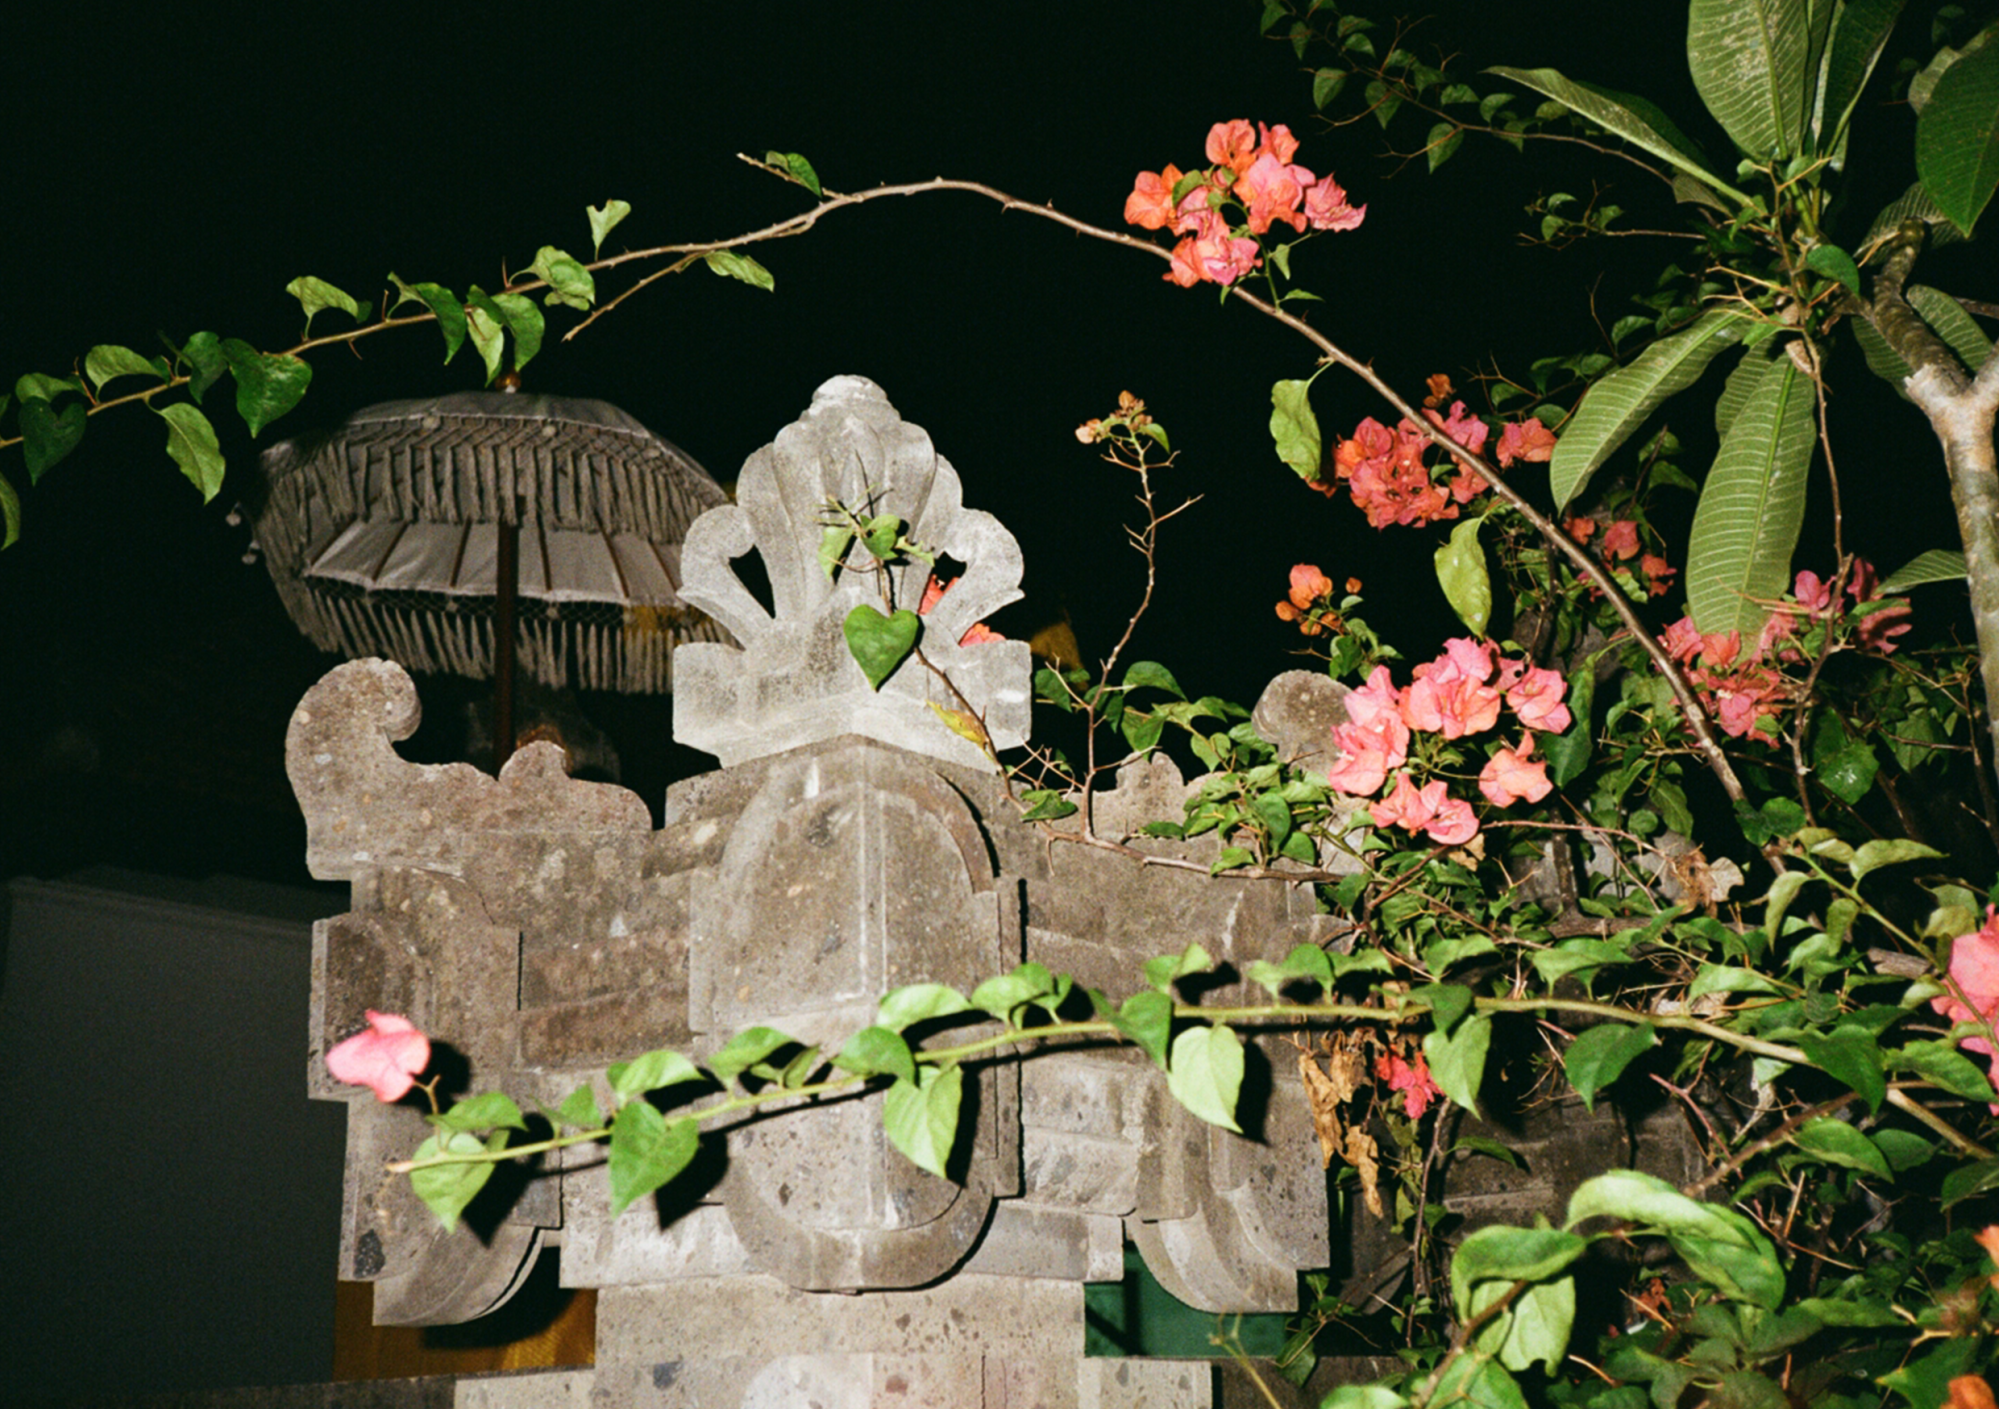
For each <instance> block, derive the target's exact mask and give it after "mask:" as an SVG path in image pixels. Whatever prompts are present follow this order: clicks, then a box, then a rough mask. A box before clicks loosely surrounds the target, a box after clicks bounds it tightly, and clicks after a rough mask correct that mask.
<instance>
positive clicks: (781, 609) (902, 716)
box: [673, 377, 1032, 767]
mask: <svg viewBox="0 0 1999 1409" xmlns="http://www.w3.org/2000/svg"><path fill="white" fill-rule="evenodd" d="M834 501H838V502H839V503H841V504H844V505H847V506H848V507H849V508H852V509H853V510H855V511H856V512H858V513H861V514H863V515H867V516H872V515H877V514H895V515H898V516H900V517H901V518H902V519H903V520H904V521H905V524H906V527H905V530H904V531H905V533H906V534H907V535H908V537H909V538H910V539H911V540H912V541H914V542H917V543H920V544H922V545H924V546H925V547H926V548H929V549H930V550H932V551H934V552H936V553H939V554H941V555H945V556H948V557H950V558H952V559H955V560H956V561H958V562H960V563H963V564H964V565H965V572H964V575H963V576H962V578H960V579H959V581H958V582H957V584H956V585H955V586H953V587H952V588H951V589H950V590H949V591H948V592H947V593H945V595H944V596H943V597H942V598H941V599H939V600H938V601H937V603H936V604H935V606H934V607H933V608H932V610H931V611H930V613H929V614H928V615H926V616H925V617H924V618H923V631H922V635H921V637H920V638H919V640H918V646H917V649H918V652H920V654H921V655H922V656H923V657H924V658H925V659H926V660H927V661H928V662H929V664H930V665H931V666H934V667H936V669H937V670H939V671H942V672H943V673H944V674H945V675H947V676H948V677H949V678H950V681H951V684H952V685H953V686H955V687H956V690H957V694H958V695H959V696H962V698H963V703H961V702H960V700H959V699H958V698H956V697H954V696H953V694H952V692H951V690H949V689H946V688H945V686H944V684H943V683H942V682H941V681H940V680H938V678H937V676H936V674H935V673H933V671H932V670H930V669H928V668H926V666H925V663H924V661H923V660H918V659H917V658H916V655H915V654H912V655H911V656H910V657H909V658H908V659H907V660H905V661H904V662H903V663H902V665H901V666H900V667H899V668H898V669H897V670H896V672H895V673H894V674H893V675H891V676H889V678H888V679H887V680H886V681H885V682H883V684H882V687H881V689H880V690H878V691H877V690H873V689H870V688H869V685H868V681H867V677H866V676H865V675H863V674H862V672H861V668H860V666H859V665H857V664H856V663H855V661H854V659H853V657H852V656H851V655H850V654H849V652H848V648H847V643H846V638H845V636H844V634H843V632H842V629H841V628H842V623H843V622H844V621H845V620H846V617H847V614H848V613H849V612H851V611H852V610H853V609H854V608H855V607H856V606H859V605H863V604H866V605H868V606H872V607H875V608H877V609H882V607H883V603H882V598H881V582H880V578H879V576H878V575H877V574H876V573H875V572H873V571H870V570H869V569H870V568H871V567H872V561H873V560H872V559H871V558H870V557H869V555H868V552H867V550H866V549H865V548H864V547H862V546H860V545H859V544H855V545H853V546H852V547H851V548H850V549H849V552H848V554H847V557H846V559H845V560H844V561H843V562H842V563H840V564H839V565H838V569H837V571H836V572H835V573H834V574H833V575H832V576H830V577H829V576H828V575H827V573H826V571H825V569H824V568H823V567H822V566H821V565H820V562H819V545H820V541H821V538H822V536H823V533H824V529H825V527H826V523H827V513H828V507H829V505H830V504H831V503H833V502H834ZM752 548H754V549H756V550H757V552H758V554H759V555H760V556H761V557H762V559H763V564H764V570H765V573H766V575H767V576H768V578H769V581H770V593H771V604H772V609H771V610H766V608H765V607H764V605H763V603H761V602H759V601H758V600H757V599H756V597H755V596H754V595H753V594H752V593H751V592H750V590H749V589H748V588H747V587H745V586H744V585H743V582H742V579H741V578H739V577H738V576H737V574H736V570H735V567H734V560H735V559H737V558H740V557H742V556H743V555H744V554H746V553H748V552H749V551H750V550H751V549H752ZM681 563H682V569H683V573H684V580H683V583H682V586H681V589H680V593H681V597H682V599H683V600H685V601H687V602H689V603H691V604H693V605H694V606H697V607H699V608H700V609H701V610H702V611H705V612H707V613H708V614H709V615H710V616H711V617H713V618H714V619H715V620H716V621H718V622H720V623H721V624H722V625H723V626H724V627H726V628H727V629H728V631H729V632H730V633H731V634H732V635H733V636H734V637H735V638H736V640H737V641H738V642H739V643H740V647H737V646H724V645H714V644H688V645H683V646H681V647H680V648H679V650H678V651H677V652H676V653H675V657H674V695H673V732H674V737H675V738H676V739H678V740H679V741H680V742H681V743H684V744H688V745H691V746H693V747H695V748H699V749H705V750H706V751H708V752H709V753H712V754H714V755H715V756H716V757H718V758H719V759H721V761H722V763H723V765H724V766H733V765H735V764H738V763H742V762H745V761H748V760H751V759H757V758H764V757H768V756H770V755H772V754H777V753H781V752H784V751H785V750H788V749H794V748H799V747H802V746H804V745H807V744H812V743H817V742H819V741H821V740H825V739H832V738H837V737H839V736H841V735H844V734H857V735H861V736H864V737H866V738H870V739H875V740H878V741H880V742H882V743H886V744H892V745H895V746H897V747H900V748H904V749H908V750H910V751H912V752H914V753H920V754H924V755H927V756H929V757H932V758H938V759H943V760H946V761H949V762H954V763H960V764H967V765H970V766H973V767H990V763H989V760H988V759H987V758H986V756H985V754H984V753H983V751H981V750H980V749H979V748H978V747H977V746H976V745H975V744H973V743H971V742H970V741H968V740H966V739H964V738H962V737H960V736H959V735H957V734H955V733H953V732H952V731H951V729H950V728H949V727H948V726H947V725H946V724H945V723H944V722H943V721H942V720H941V719H940V718H939V717H938V715H937V713H936V710H934V709H932V708H931V706H932V705H933V704H934V705H936V706H937V707H938V708H942V709H963V708H964V707H965V705H966V704H969V705H970V707H971V709H972V711H973V712H974V713H976V714H977V715H979V716H980V717H981V718H982V719H983V721H984V723H985V727H986V731H987V733H988V734H989V735H990V737H991V739H992V742H993V746H994V747H995V748H996V749H1006V748H1014V747H1018V746H1019V745H1020V744H1023V743H1025V742H1026V740H1027V734H1028V710H1029V702H1028V684H1029V677H1030V675H1031V672H1032V666H1031V662H1030V659H1029V654H1028V648H1027V644H1026V643H1025V642H1022V641H988V642H984V643H981V644H977V645H970V646H961V645H960V644H959V638H960V637H961V636H963V635H964V634H965V632H966V631H967V630H969V629H970V628H971V627H972V626H973V625H974V624H975V623H977V622H979V621H981V620H983V619H984V618H985V617H986V616H987V615H989V614H990V613H992V612H994V611H997V610H998V609H999V608H1000V607H1003V606H1005V605H1006V604H1007V603H1009V602H1012V601H1016V600H1018V599H1019V597H1020V595H1021V593H1020V574H1021V557H1020V545H1019V544H1018V543H1017V542H1015V541H1014V537H1013V535H1012V534H1011V533H1009V532H1008V531H1007V530H1006V528H1005V527H1004V526H1002V525H1001V524H1000V522H999V520H997V519H995V518H994V517H993V516H992V515H991V514H987V513H984V512H982V511H979V510H976V509H967V508H965V507H964V502H963V490H962V486H961V485H960V482H959V479H958V473H957V471H956V470H954V469H952V468H951V465H950V462H949V461H947V460H945V459H944V457H943V456H941V455H939V454H938V453H937V451H936V448H935V447H934V446H933V445H932V444H931V441H930V437H929V435H928V434H927V433H926V432H925V431H923V429H922V428H921V427H918V426H913V425H910V424H909V423H908V422H906V421H904V420H903V419H902V417H901V416H900V415H898V414H897V412H896V409H895V408H894V407H893V406H891V405H890V404H889V401H888V398H887V397H886V396H885V395H884V394H883V393H882V390H881V388H880V387H878V386H876V385H875V384H874V383H873V382H871V381H869V380H867V379H866V378H865V377H835V378H833V379H832V380H831V381H829V382H827V383H825V384H824V385H823V386H821V387H820V388H819V389H818V391H817V392H815V393H814V395H813V398H812V405H811V406H810V407H809V408H807V410H806V412H805V414H804V415H803V416H801V417H800V418H799V419H798V420H797V421H795V422H793V423H792V424H791V425H789V426H786V427H785V428H784V429H783V430H781V431H779V432H778V434H777V438H776V440H775V441H773V442H772V443H771V444H769V445H766V446H765V447H763V449H761V450H759V451H757V452H756V453H755V454H754V455H752V456H750V458H749V460H748V461H747V462H745V464H744V466H743V473H742V477H741V478H740V480H739V481H738V485H737V500H736V503H734V504H730V505H724V506H722V507H719V508H715V509H710V510H709V511H708V512H707V513H705V514H703V515H702V516H701V518H699V519H698V520H696V521H695V523H694V525H693V527H692V528H690V529H689V530H688V533H687V540H686V546H685V547H684V549H683V550H682V556H681ZM887 574H888V579H889V588H890V593H891V599H892V602H893V605H894V606H895V607H897V608H907V609H909V610H915V609H916V607H917V604H918V603H919V602H920V601H921V600H922V598H923V589H924V584H925V582H926V580H927V578H928V575H929V568H928V567H927V566H926V565H925V564H923V563H921V562H905V563H903V564H900V565H898V566H895V567H892V568H889V569H887Z"/></svg>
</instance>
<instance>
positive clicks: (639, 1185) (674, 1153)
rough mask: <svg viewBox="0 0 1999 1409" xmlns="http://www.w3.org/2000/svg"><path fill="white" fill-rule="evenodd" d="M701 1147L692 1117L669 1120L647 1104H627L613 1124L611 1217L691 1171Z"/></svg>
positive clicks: (637, 1102) (635, 1102)
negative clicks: (689, 1166)
mask: <svg viewBox="0 0 1999 1409" xmlns="http://www.w3.org/2000/svg"><path fill="white" fill-rule="evenodd" d="M700 1147H701V1128H700V1126H699V1125H697V1124H696V1123H695V1121H694V1119H693V1118H692V1117H691V1116H679V1117H676V1118H675V1119H673V1120H668V1119H667V1118H666V1117H665V1116H663V1115H661V1114H660V1113H659V1112H658V1111H656V1110H654V1109H653V1108H652V1107H651V1106H649V1105H647V1104H646V1103H645V1102H644V1101H633V1102H631V1103H630V1104H628V1105H626V1106H625V1107H624V1108H623V1109H622V1110H620V1111H619V1112H618V1118H617V1119H616V1120H614V1121H612V1122H611V1154H610V1160H609V1163H610V1166H611V1217H613V1218H616V1217H617V1216H618V1215H619V1214H621V1213H623V1212H624V1211H625V1210H626V1209H628V1208H630V1207H631V1206H632V1201H633V1200H634V1199H640V1198H643V1197H645V1195H647V1194H650V1193H651V1192H652V1191H653V1190H654V1189H657V1188H659V1186H660V1185H662V1184H664V1183H666V1182H667V1181H668V1180H670V1179H672V1178H673V1176H674V1175H676V1174H678V1173H680V1171H681V1170H683V1169H685V1168H687V1166H688V1163H689V1162H690V1161H691V1160H692V1159H693V1158H694V1154H695V1151H696V1150H698V1149H700Z"/></svg>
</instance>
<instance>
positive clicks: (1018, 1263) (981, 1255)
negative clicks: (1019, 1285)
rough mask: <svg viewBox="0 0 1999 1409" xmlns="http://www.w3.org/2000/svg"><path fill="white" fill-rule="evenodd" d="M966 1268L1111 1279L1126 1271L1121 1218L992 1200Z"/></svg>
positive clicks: (1014, 1274)
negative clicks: (987, 1221)
mask: <svg viewBox="0 0 1999 1409" xmlns="http://www.w3.org/2000/svg"><path fill="white" fill-rule="evenodd" d="M965 1271H967V1272H979V1273H985V1274H987V1275H988V1276H994V1277H1054V1278H1057V1279H1060V1280H1066V1281H1072V1282H1115V1281H1117V1280H1118V1279H1120V1278H1121V1277H1122V1276H1123V1275H1124V1224H1123V1220H1121V1219H1118V1218H1113V1217H1110V1216H1107V1215H1103V1214H1087V1213H1078V1212H1074V1211H1072V1210H1068V1209H1058V1208H1042V1207H1037V1206H1035V1205H1032V1204H1027V1203H1023V1202H1020V1201H1017V1200H1007V1201H1005V1202H1002V1203H999V1204H995V1205H994V1206H993V1221H992V1222H991V1224H989V1225H988V1226H987V1228H986V1229H985V1232H984V1235H983V1236H982V1237H981V1238H980V1239H979V1247H978V1251H977V1252H975V1253H973V1254H972V1257H971V1260H970V1261H968V1262H967V1263H966V1264H965Z"/></svg>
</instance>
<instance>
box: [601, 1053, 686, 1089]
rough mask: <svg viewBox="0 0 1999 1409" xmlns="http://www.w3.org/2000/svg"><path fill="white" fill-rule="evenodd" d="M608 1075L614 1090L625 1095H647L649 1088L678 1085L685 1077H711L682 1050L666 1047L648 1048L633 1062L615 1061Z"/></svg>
mask: <svg viewBox="0 0 1999 1409" xmlns="http://www.w3.org/2000/svg"><path fill="white" fill-rule="evenodd" d="M604 1079H605V1080H606V1081H608V1082H610V1084H611V1090H612V1091H613V1092H614V1093H616V1094H617V1095H618V1096H619V1097H620V1098H621V1099H629V1098H630V1097H633V1096H643V1095H644V1094H645V1093H646V1092H648V1091H658V1090H660V1089H661V1088H663V1087H667V1086H677V1085H679V1084H680V1083H681V1082H683V1081H705V1080H707V1078H706V1077H704V1076H703V1075H702V1074H701V1068H700V1067H697V1066H695V1065H694V1063H692V1062H690V1061H688V1060H687V1058H685V1057H683V1056H681V1055H680V1053H678V1052H674V1051H669V1050H667V1049H666V1048H661V1049H659V1050H658V1051H653V1052H646V1053H644V1054H642V1055H640V1056H637V1057H634V1058H632V1060H630V1061H629V1062H613V1063H612V1064H611V1065H610V1066H609V1067H607V1068H605V1070H604Z"/></svg>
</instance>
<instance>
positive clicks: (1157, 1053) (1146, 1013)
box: [1099, 992, 1173, 1071]
mask: <svg viewBox="0 0 1999 1409" xmlns="http://www.w3.org/2000/svg"><path fill="white" fill-rule="evenodd" d="M1099 1006H1100V1010H1101V1011H1102V1013H1103V1017H1104V1020H1105V1021H1107V1022H1108V1023H1110V1025H1111V1026H1112V1027H1114V1028H1116V1029H1117V1030H1118V1031H1119V1032H1120V1033H1122V1034H1123V1035H1124V1036H1125V1037H1128V1038H1130V1039H1131V1041H1132V1043H1133V1044H1134V1045H1135V1046H1137V1047H1138V1049H1139V1050H1140V1051H1142V1052H1144V1053H1145V1055H1146V1056H1148V1057H1150V1058H1152V1064H1153V1065H1154V1066H1156V1067H1158V1068H1159V1069H1160V1070H1161V1071H1164V1070H1166V1039H1167V1038H1168V1037H1170V1036H1172V1034H1173V999H1172V997H1171V996H1170V995H1168V994H1164V993H1156V992H1144V993H1134V994H1132V995H1131V997H1129V998H1127V999H1125V1000H1124V1002H1123V1003H1122V1004H1120V1005H1119V1006H1118V1007H1117V1008H1116V1009H1115V1010H1112V1009H1109V1008H1108V1007H1106V1006H1104V1005H1099Z"/></svg>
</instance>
